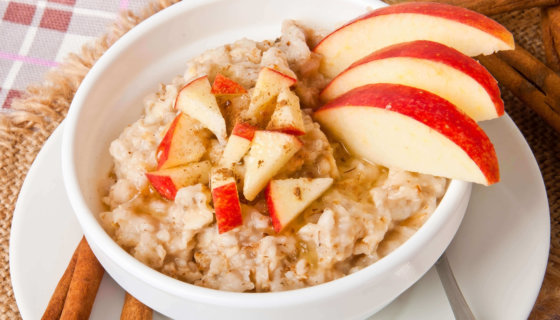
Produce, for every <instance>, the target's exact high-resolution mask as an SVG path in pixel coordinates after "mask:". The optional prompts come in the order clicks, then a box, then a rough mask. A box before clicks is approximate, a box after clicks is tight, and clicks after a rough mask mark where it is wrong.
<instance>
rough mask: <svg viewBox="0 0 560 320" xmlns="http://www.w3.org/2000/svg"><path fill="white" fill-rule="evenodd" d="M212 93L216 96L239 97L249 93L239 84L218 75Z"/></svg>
mask: <svg viewBox="0 0 560 320" xmlns="http://www.w3.org/2000/svg"><path fill="white" fill-rule="evenodd" d="M211 92H212V94H215V95H239V94H244V93H247V90H245V88H243V87H242V86H241V85H240V84H239V83H237V82H235V81H233V80H231V79H230V78H228V77H226V76H224V75H222V74H220V73H218V74H217V75H216V78H214V83H212V91H211Z"/></svg>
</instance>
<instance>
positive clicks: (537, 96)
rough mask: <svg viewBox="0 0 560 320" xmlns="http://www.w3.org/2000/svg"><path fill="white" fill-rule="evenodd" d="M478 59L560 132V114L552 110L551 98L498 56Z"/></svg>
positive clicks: (499, 80)
mask: <svg viewBox="0 0 560 320" xmlns="http://www.w3.org/2000/svg"><path fill="white" fill-rule="evenodd" d="M478 59H479V61H480V63H482V64H483V65H484V66H485V67H486V69H488V71H490V73H492V75H493V76H494V77H495V78H496V80H498V82H500V83H501V84H503V85H504V86H506V87H507V88H509V89H510V90H511V92H512V93H513V94H514V95H515V96H516V97H517V98H519V100H521V101H522V102H523V103H525V105H527V106H529V107H530V108H531V109H533V110H534V111H535V112H536V113H537V114H538V115H539V116H540V117H541V118H543V120H544V121H546V122H547V123H548V124H549V125H550V126H551V127H553V128H554V129H555V130H556V131H558V132H560V114H559V113H557V112H555V111H554V110H553V109H552V107H551V104H552V102H553V101H551V100H552V99H550V97H547V96H546V95H545V94H544V93H543V92H541V91H540V90H539V88H537V87H535V86H534V85H533V84H532V83H531V82H529V81H527V79H526V78H525V77H524V76H523V75H521V74H520V73H519V72H518V71H517V70H516V69H515V68H514V67H512V66H511V65H509V64H508V63H507V62H505V61H504V60H502V59H500V58H499V57H498V56H497V55H490V56H479V57H478Z"/></svg>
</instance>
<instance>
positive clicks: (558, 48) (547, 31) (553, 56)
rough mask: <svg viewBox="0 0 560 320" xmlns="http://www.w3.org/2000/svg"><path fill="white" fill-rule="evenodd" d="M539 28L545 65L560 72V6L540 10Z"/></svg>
mask: <svg viewBox="0 0 560 320" xmlns="http://www.w3.org/2000/svg"><path fill="white" fill-rule="evenodd" d="M541 28H542V37H543V45H544V52H545V55H546V62H547V64H548V65H549V66H550V67H551V68H552V69H553V70H554V71H557V72H559V71H560V6H555V7H548V8H543V9H541Z"/></svg>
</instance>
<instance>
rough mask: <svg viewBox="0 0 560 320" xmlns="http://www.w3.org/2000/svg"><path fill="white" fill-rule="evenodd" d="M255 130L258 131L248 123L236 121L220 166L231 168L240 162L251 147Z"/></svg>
mask: <svg viewBox="0 0 560 320" xmlns="http://www.w3.org/2000/svg"><path fill="white" fill-rule="evenodd" d="M255 131H257V128H256V127H253V126H252V125H250V124H248V123H244V122H238V123H236V124H235V126H234V127H233V130H232V132H231V135H230V136H229V139H228V142H227V144H226V147H225V148H224V153H223V154H222V158H221V159H220V166H222V167H225V168H231V167H233V165H234V164H236V163H237V162H239V160H241V158H243V156H244V155H245V154H246V153H247V151H248V150H249V148H250V147H251V141H253V137H254V136H255Z"/></svg>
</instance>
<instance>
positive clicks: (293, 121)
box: [266, 88, 305, 136]
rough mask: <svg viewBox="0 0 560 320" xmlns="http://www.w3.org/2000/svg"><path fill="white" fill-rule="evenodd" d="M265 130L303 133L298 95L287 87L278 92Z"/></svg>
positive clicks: (296, 134)
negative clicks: (274, 107) (274, 106)
mask: <svg viewBox="0 0 560 320" xmlns="http://www.w3.org/2000/svg"><path fill="white" fill-rule="evenodd" d="M266 130H274V131H280V132H284V133H289V134H293V135H295V136H301V135H304V134H305V125H304V124H303V116H302V114H301V108H300V104H299V98H298V96H297V95H296V94H295V93H294V92H293V91H291V90H290V89H288V88H285V89H283V90H282V91H280V93H279V94H278V99H277V102H276V109H275V110H274V113H272V117H271V118H270V121H269V122H268V125H267V126H266Z"/></svg>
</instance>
